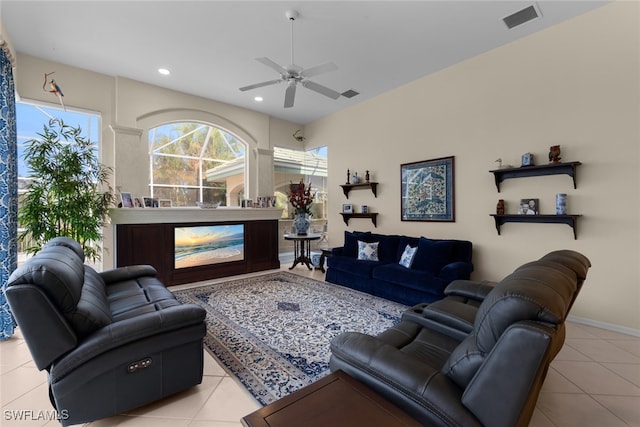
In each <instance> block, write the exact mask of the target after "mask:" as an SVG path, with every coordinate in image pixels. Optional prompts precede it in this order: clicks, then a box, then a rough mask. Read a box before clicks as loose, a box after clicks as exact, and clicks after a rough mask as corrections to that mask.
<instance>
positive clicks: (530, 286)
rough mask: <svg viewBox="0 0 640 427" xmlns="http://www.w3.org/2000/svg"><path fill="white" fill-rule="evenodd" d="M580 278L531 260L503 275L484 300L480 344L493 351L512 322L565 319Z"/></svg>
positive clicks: (477, 326) (479, 316)
mask: <svg viewBox="0 0 640 427" xmlns="http://www.w3.org/2000/svg"><path fill="white" fill-rule="evenodd" d="M576 290H577V279H576V276H575V274H574V275H573V278H570V277H568V276H567V275H566V274H565V273H564V272H561V271H559V270H557V269H555V268H545V267H544V266H541V265H535V263H529V264H528V266H527V267H525V268H519V269H517V270H516V271H514V272H513V273H511V274H510V275H509V276H507V277H505V278H504V279H502V281H501V282H499V283H498V284H497V285H496V286H495V287H494V288H493V290H492V291H491V292H489V294H487V296H486V298H485V299H484V301H483V302H482V304H480V307H479V308H478V314H476V318H475V322H474V325H473V329H474V331H475V334H476V337H477V341H476V345H477V346H478V348H479V349H480V350H482V351H484V352H485V353H488V352H489V351H491V349H492V348H493V346H494V345H495V343H496V341H497V339H498V338H499V337H500V335H502V333H503V332H504V330H505V329H506V328H507V327H509V326H510V325H511V324H513V323H515V322H518V321H522V320H533V321H539V322H545V323H548V324H552V325H556V324H559V323H561V322H564V320H565V319H564V316H565V315H566V314H567V312H568V308H569V306H570V304H571V301H572V298H573V296H574V294H575V292H576Z"/></svg>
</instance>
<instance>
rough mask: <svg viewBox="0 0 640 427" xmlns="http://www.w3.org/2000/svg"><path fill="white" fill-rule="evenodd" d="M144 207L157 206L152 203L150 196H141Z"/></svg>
mask: <svg viewBox="0 0 640 427" xmlns="http://www.w3.org/2000/svg"><path fill="white" fill-rule="evenodd" d="M143 200H144V207H145V208H157V207H158V206H154V205H153V198H151V197H143Z"/></svg>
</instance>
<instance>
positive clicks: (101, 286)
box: [67, 266, 113, 337]
mask: <svg viewBox="0 0 640 427" xmlns="http://www.w3.org/2000/svg"><path fill="white" fill-rule="evenodd" d="M67 318H68V319H69V322H70V323H71V325H72V327H73V328H74V330H75V331H76V333H77V334H78V336H80V337H85V336H87V335H89V334H90V333H92V332H94V331H96V330H98V329H100V328H102V327H103V326H106V325H108V324H110V323H111V322H112V320H113V319H112V317H111V310H110V309H109V302H108V301H107V292H106V290H105V283H104V280H102V277H101V276H100V275H99V274H98V273H97V272H96V271H95V270H94V269H93V268H91V267H89V266H85V275H84V286H83V287H82V294H81V295H80V301H78V305H76V308H75V310H73V311H71V312H70V313H69V314H68V316H67Z"/></svg>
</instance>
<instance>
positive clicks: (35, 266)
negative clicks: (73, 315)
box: [9, 246, 84, 316]
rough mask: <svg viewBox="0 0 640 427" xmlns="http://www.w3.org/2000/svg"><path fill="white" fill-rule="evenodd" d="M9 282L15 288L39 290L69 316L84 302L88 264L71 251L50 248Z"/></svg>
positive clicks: (63, 247)
mask: <svg viewBox="0 0 640 427" xmlns="http://www.w3.org/2000/svg"><path fill="white" fill-rule="evenodd" d="M9 281H10V282H12V283H13V284H14V285H19V284H23V283H25V284H34V285H36V286H38V287H39V288H40V289H42V291H43V292H44V293H45V294H46V295H47V297H48V298H49V299H50V300H51V301H52V302H53V304H54V305H55V306H56V307H57V308H58V309H59V310H60V312H62V313H63V314H64V315H65V316H66V315H68V314H69V313H70V312H71V311H73V310H74V309H75V308H76V304H77V303H78V301H79V300H80V295H81V294H82V284H83V282H84V263H83V261H82V260H81V259H80V258H79V257H78V256H77V255H76V253H75V252H74V251H73V250H72V249H70V248H68V247H65V246H48V247H44V248H43V249H42V250H40V252H38V253H37V254H36V255H35V256H34V257H33V258H32V259H31V260H30V261H29V262H28V263H25V264H23V265H22V266H21V267H19V268H18V269H17V270H15V271H14V272H13V273H12V274H11V277H9Z"/></svg>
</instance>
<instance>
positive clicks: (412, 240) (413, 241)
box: [396, 236, 420, 261]
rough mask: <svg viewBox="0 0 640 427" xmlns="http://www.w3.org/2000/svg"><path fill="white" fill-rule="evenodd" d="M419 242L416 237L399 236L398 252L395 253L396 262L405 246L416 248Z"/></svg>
mask: <svg viewBox="0 0 640 427" xmlns="http://www.w3.org/2000/svg"><path fill="white" fill-rule="evenodd" d="M419 241H420V239H419V238H418V237H409V236H400V238H399V239H398V251H397V253H396V260H398V261H399V260H400V257H401V256H402V254H403V252H404V248H406V247H407V245H409V246H411V247H412V248H417V247H418V242H419Z"/></svg>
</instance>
